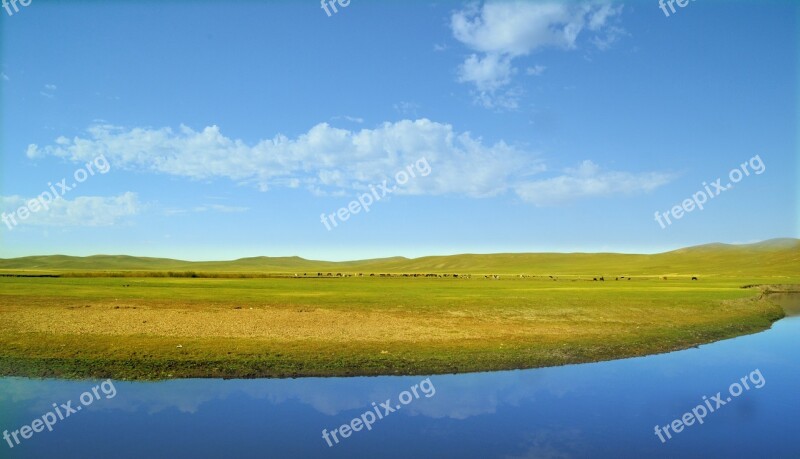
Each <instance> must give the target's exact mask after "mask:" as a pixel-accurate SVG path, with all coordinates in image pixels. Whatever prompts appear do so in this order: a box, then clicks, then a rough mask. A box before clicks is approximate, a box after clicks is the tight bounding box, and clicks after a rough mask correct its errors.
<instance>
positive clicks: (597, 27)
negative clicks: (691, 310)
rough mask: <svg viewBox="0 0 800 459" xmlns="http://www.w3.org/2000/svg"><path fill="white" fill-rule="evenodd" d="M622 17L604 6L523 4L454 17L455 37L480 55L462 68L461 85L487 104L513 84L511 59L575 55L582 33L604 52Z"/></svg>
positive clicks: (490, 6) (519, 0)
mask: <svg viewBox="0 0 800 459" xmlns="http://www.w3.org/2000/svg"><path fill="white" fill-rule="evenodd" d="M621 12H622V6H612V5H611V4H610V3H609V2H607V1H591V2H574V3H571V2H555V1H546V2H530V1H524V0H516V1H491V2H486V3H484V4H483V5H482V6H478V5H471V6H469V7H467V8H465V9H463V10H460V11H456V12H455V13H453V15H452V17H451V19H450V28H451V29H452V32H453V36H454V37H455V38H456V40H458V41H460V42H461V43H463V44H464V45H466V46H467V47H468V48H469V49H471V50H472V51H474V52H476V53H479V54H472V55H470V56H469V57H468V58H467V59H466V61H465V62H464V63H463V64H462V65H461V67H460V68H459V81H460V82H469V83H473V84H474V85H475V86H476V89H477V94H476V100H478V101H479V102H481V101H482V100H486V99H487V98H489V99H491V98H493V97H494V96H495V95H496V94H495V93H496V92H497V91H498V90H499V89H500V88H502V87H504V86H506V85H508V84H509V83H510V82H511V77H512V75H513V74H514V73H515V68H514V67H513V65H512V62H513V60H514V59H517V58H519V57H521V56H526V55H529V54H530V53H532V52H535V51H537V50H540V49H543V48H547V47H554V48H560V49H565V50H570V49H576V48H577V47H578V38H579V36H580V35H581V34H582V33H583V32H584V31H588V33H589V34H591V35H592V36H593V37H592V41H593V43H594V44H595V45H596V46H597V47H598V48H601V49H606V48H608V47H609V46H610V45H611V43H613V42H614V40H616V37H618V36H619V35H620V34H621V33H622V29H620V28H618V27H616V26H612V25H610V22H611V20H612V19H613V18H614V17H616V16H618V15H619V14H620V13H621ZM503 97H506V98H508V97H509V95H508V94H503ZM481 103H482V104H483V105H486V104H485V103H483V102H481Z"/></svg>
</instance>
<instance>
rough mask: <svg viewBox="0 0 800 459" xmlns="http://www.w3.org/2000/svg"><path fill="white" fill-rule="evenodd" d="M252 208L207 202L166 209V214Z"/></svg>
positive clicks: (238, 211)
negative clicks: (182, 207) (192, 206)
mask: <svg viewBox="0 0 800 459" xmlns="http://www.w3.org/2000/svg"><path fill="white" fill-rule="evenodd" d="M248 210H250V208H249V207H239V206H226V205H222V204H207V205H202V206H197V207H194V208H192V209H165V210H164V214H165V215H168V216H171V215H184V214H188V213H192V212H197V213H200V212H221V213H226V214H232V213H242V212H247V211H248Z"/></svg>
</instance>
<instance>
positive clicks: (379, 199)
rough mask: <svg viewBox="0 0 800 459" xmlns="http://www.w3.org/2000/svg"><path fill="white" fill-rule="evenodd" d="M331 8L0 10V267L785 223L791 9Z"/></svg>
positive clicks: (532, 243)
mask: <svg viewBox="0 0 800 459" xmlns="http://www.w3.org/2000/svg"><path fill="white" fill-rule="evenodd" d="M334 5H335V6H336V9H335V11H334V9H333V7H332V6H331V5H330V4H327V5H326V8H327V10H328V12H327V13H326V8H323V7H322V4H320V3H319V2H317V1H313V0H303V1H278V2H256V1H249V2H188V1H184V2H133V1H119V2H61V3H57V2H48V1H46V0H33V1H32V2H31V3H30V4H28V5H27V6H23V5H21V4H19V3H17V4H16V8H17V11H14V9H13V6H12V5H10V4H9V5H8V6H9V11H10V12H11V13H13V14H8V13H9V11H6V10H0V42H1V43H2V44H1V45H0V47H1V49H0V52H1V53H2V54H0V72H2V73H1V74H0V85H1V88H2V93H1V95H2V99H1V101H0V115H1V116H2V119H1V120H0V130H1V132H2V133H1V134H0V155H1V156H0V157H2V160H1V161H0V168H1V171H2V174H0V210H3V211H4V214H3V217H4V220H3V221H2V222H1V223H0V257H4V258H10V257H18V256H27V255H47V254H67V255H81V256H84V255H93V254H128V255H137V256H154V257H169V258H180V259H187V260H228V259H236V258H240V257H251V256H294V255H297V256H302V257H305V258H310V259H323V260H351V259H364V258H377V257H388V256H408V257H418V256H425V255H444V254H456V253H493V252H636V253H653V252H661V251H667V250H672V249H677V248H680V247H685V246H691V245H698V244H705V243H711V242H725V243H749V242H756V241H761V240H766V239H770V238H776V237H798V234H799V233H800V232H798V212H797V209H798V206H797V197H798V196H797V195H798V193H797V186H796V183H797V177H798V174H799V173H800V170H798V161H797V156H798V151H800V150H798V106H799V104H800V98H799V97H798V81H800V80H799V79H798V56H800V54H799V53H798V51H799V50H798V43H799V42H800V40H798V35H799V34H798V19H799V18H800V14H799V12H800V3H797V2H791V1H735V2H721V1H712V0H709V1H705V0H703V1H697V2H689V3H688V4H687V5H686V6H684V7H680V6H679V5H678V4H675V3H673V6H674V9H675V11H674V12H672V11H671V10H670V6H669V5H665V6H664V8H663V9H662V8H661V7H659V3H658V1H657V0H647V1H635V2H609V1H603V0H599V1H574V2H554V1H539V2H536V1H510V2H509V1H506V2H496V1H490V2H469V3H461V2H455V1H452V2H432V3H431V2H423V1H413V2H406V1H399V0H398V1H370V2H366V1H362V0H352V1H351V2H349V3H348V2H346V1H345V2H344V5H341V4H336V3H334ZM734 169H739V171H740V172H735V173H733V174H731V171H732V170H734ZM743 170H744V171H745V172H744V173H742V171H743ZM732 178H733V179H736V180H735V183H734V181H732V180H731V179H732ZM718 179H721V180H720V181H719V182H717V180H718ZM714 182H716V183H717V185H721V186H722V187H725V186H726V185H728V184H731V185H733V186H732V187H731V188H726V189H725V190H724V191H723V190H721V189H720V188H719V187H715V186H714V185H713V183H714ZM701 195H702V196H701ZM704 197H706V199H705V201H706V202H702V201H703V200H704V199H703V198H704ZM51 198H52V199H51ZM687 199H689V200H690V202H685V201H686V200H687ZM676 206H677V207H676ZM700 206H702V209H701V208H700ZM341 209H345V210H341ZM656 213H658V215H659V217H658V218H656ZM665 213H666V214H667V215H666V216H665V215H664V214H665ZM667 219H668V220H667ZM659 220H660V222H659ZM668 222H669V223H668Z"/></svg>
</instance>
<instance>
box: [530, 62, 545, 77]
mask: <svg viewBox="0 0 800 459" xmlns="http://www.w3.org/2000/svg"><path fill="white" fill-rule="evenodd" d="M545 70H547V67H545V66H544V65H534V66H533V67H528V68H527V69H525V73H526V74H528V75H531V76H539V75H542V74H543V73H544V71H545Z"/></svg>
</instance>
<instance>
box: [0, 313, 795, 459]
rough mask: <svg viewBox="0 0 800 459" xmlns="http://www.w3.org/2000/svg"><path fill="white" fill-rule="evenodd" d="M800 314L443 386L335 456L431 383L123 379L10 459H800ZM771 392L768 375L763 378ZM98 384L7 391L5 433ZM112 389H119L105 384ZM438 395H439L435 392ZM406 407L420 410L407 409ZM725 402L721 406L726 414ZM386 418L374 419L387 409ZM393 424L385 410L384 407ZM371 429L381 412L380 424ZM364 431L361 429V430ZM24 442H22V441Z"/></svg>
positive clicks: (439, 380)
mask: <svg viewBox="0 0 800 459" xmlns="http://www.w3.org/2000/svg"><path fill="white" fill-rule="evenodd" d="M799 338H800V317H790V318H787V319H784V320H782V321H780V322H778V323H776V324H775V325H774V327H773V328H772V329H771V330H769V331H766V332H763V333H759V334H756V335H751V336H745V337H741V338H737V339H733V340H728V341H723V342H719V343H715V344H710V345H707V346H701V347H699V348H697V349H690V350H686V351H680V352H674V353H671V354H664V355H657V356H650V357H643V358H636V359H628V360H619V361H614V362H605V363H597V364H586V365H572V366H566V367H557V368H545V369H537V370H525V371H508V372H496V373H482V374H463V375H446V376H431V377H430V383H431V385H432V386H433V389H435V393H433V390H432V389H431V388H430V386H425V385H423V386H422V388H425V387H427V388H428V389H429V390H428V391H427V392H423V391H422V390H421V389H422V388H420V390H418V391H417V393H418V396H419V397H418V398H413V396H412V394H411V393H409V394H408V396H407V397H412V400H411V401H410V402H409V403H408V404H407V405H405V406H402V408H401V409H400V410H396V411H395V412H393V413H390V414H389V415H388V416H386V417H384V418H383V419H380V420H376V421H375V422H374V424H372V426H371V430H370V431H367V430H365V429H363V428H362V430H360V431H358V432H352V433H351V434H350V435H349V437H348V438H344V439H343V438H339V440H340V442H339V443H338V444H336V443H335V442H333V441H332V442H331V443H332V444H333V445H334V446H332V447H329V446H328V443H327V442H326V441H325V440H324V439H323V438H322V434H321V432H322V430H323V429H327V430H328V431H331V430H332V429H335V428H337V427H338V426H341V425H342V424H345V423H350V421H351V420H352V419H353V418H355V417H360V416H361V415H362V414H363V413H365V412H367V411H371V410H373V407H372V402H377V403H381V402H384V401H385V400H386V399H392V402H391V406H392V407H393V408H396V405H397V404H399V403H398V401H397V400H398V397H399V395H400V393H401V392H403V391H405V390H408V389H409V388H410V387H411V386H414V385H415V384H419V383H420V381H422V380H423V379H425V377H417V376H411V377H377V378H330V379H295V380H230V381H224V380H178V381H166V382H159V383H128V382H113V385H114V387H113V388H114V389H115V390H116V395H115V396H114V397H113V398H107V395H111V391H110V390H109V391H108V394H106V393H104V392H102V391H99V395H100V397H99V400H95V401H93V402H92V403H91V405H89V406H86V407H85V408H83V410H82V411H79V412H77V413H75V414H72V415H70V416H69V417H67V418H65V419H64V420H60V421H58V422H57V423H56V424H54V425H53V431H52V432H48V431H47V430H44V431H43V432H40V433H34V434H33V436H32V437H31V438H29V439H27V440H23V439H21V444H20V445H15V446H14V448H13V449H12V448H10V447H9V445H8V443H7V442H6V441H5V440H2V439H0V441H2V443H0V457H3V458H5V457H8V458H50V457H53V458H55V457H58V458H64V459H67V458H81V459H85V458H162V457H163V458H267V457H276V458H284V457H326V458H327V457H421V458H427V457H454V458H469V457H474V458H493V457H503V458H522V457H525V458H571V457H576V458H582V457H598V458H626V457H630V458H651V457H652V458H658V457H664V458H673V457H681V458H684V457H686V458H693V457H696V458H707V457H724V458H739V457H742V458H744V457H746V458H778V457H780V458H800V439H799V438H800V435H798V426H800V395H798V390H800V339H799ZM756 369H758V370H759V372H760V374H761V375H762V376H763V381H765V384H764V385H763V387H761V388H758V389H757V388H755V384H753V382H752V381H753V380H748V383H749V386H750V390H745V391H744V392H743V393H742V394H741V395H740V396H739V397H736V398H732V401H730V402H728V403H727V404H726V405H725V406H723V407H721V408H719V409H718V410H717V411H715V412H713V413H709V414H708V415H707V416H706V418H705V419H704V423H703V424H702V425H701V424H698V423H696V422H695V423H694V425H692V426H689V427H686V428H684V430H683V431H682V432H680V433H678V434H673V438H672V439H671V440H667V441H666V443H662V442H661V441H660V440H659V438H658V437H657V436H656V435H655V433H654V426H655V425H656V424H658V425H661V426H664V425H666V424H668V423H671V422H672V421H673V420H674V419H677V418H679V417H681V416H682V415H683V414H684V413H686V412H688V411H690V410H691V409H692V408H694V407H696V406H697V405H699V404H701V403H703V399H702V397H703V396H708V397H711V396H713V395H715V394H716V393H717V392H720V391H721V392H722V393H723V399H724V398H725V397H727V396H728V388H729V386H730V385H731V384H732V383H734V382H737V381H740V379H741V378H742V377H747V376H748V375H750V374H751V372H753V371H754V370H756ZM755 380H756V381H758V379H755ZM96 383H97V382H95V381H62V380H30V379H24V378H3V379H0V413H2V414H0V420H1V421H2V424H0V429H2V430H9V431H11V430H15V429H19V428H20V427H21V426H22V425H25V424H31V422H32V421H33V419H35V418H37V417H41V416H42V415H44V414H45V413H46V412H48V411H50V410H52V409H53V408H52V403H54V402H58V403H64V402H66V401H67V400H72V401H73V405H72V406H73V407H74V406H75V405H76V404H80V403H79V402H78V397H79V396H80V395H81V394H82V393H83V392H84V391H87V390H91V388H92V387H93V386H95V385H96ZM107 388H109V386H107ZM426 393H427V394H428V395H429V396H426ZM406 400H408V398H406ZM712 406H714V405H712ZM373 412H374V411H373ZM381 413H383V410H381ZM368 417H369V416H368ZM356 427H359V426H358V425H356ZM11 441H12V443H13V439H12V440H11Z"/></svg>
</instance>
